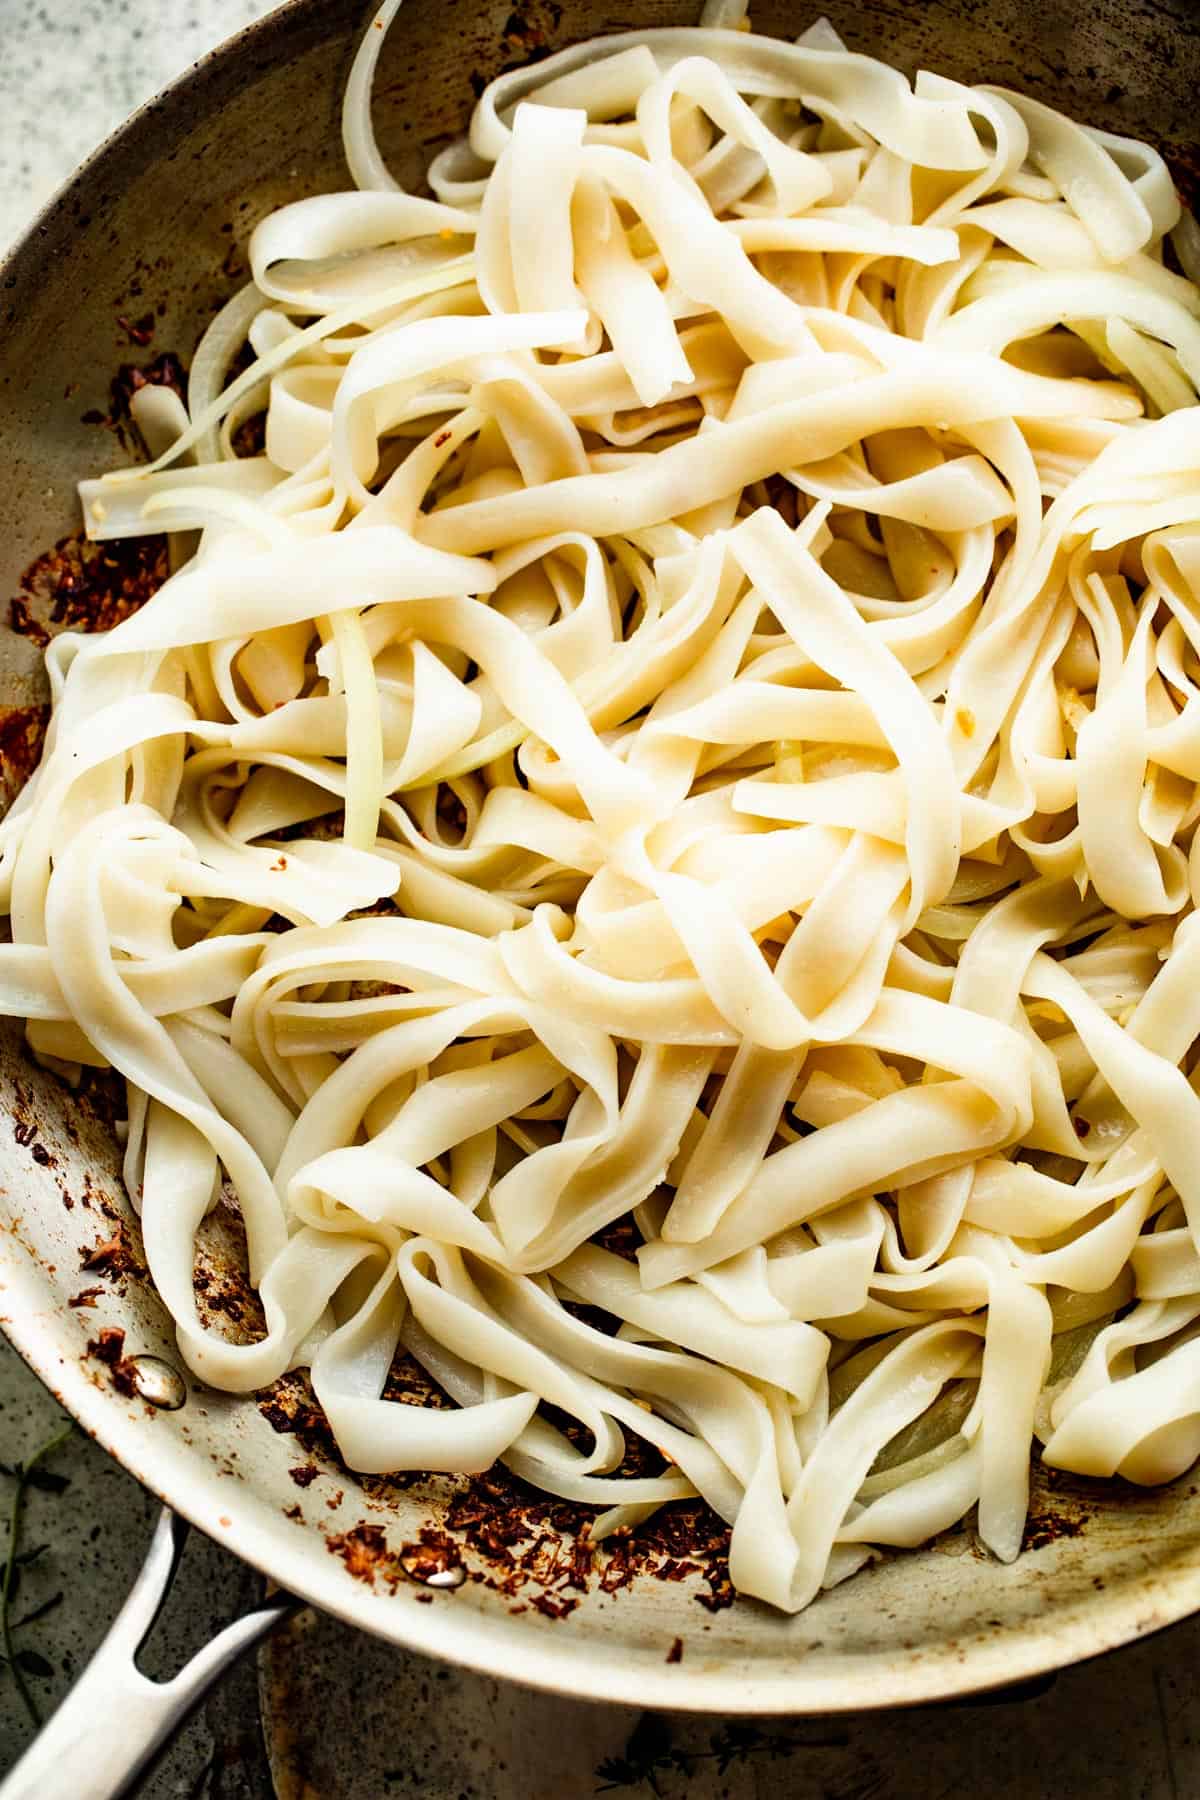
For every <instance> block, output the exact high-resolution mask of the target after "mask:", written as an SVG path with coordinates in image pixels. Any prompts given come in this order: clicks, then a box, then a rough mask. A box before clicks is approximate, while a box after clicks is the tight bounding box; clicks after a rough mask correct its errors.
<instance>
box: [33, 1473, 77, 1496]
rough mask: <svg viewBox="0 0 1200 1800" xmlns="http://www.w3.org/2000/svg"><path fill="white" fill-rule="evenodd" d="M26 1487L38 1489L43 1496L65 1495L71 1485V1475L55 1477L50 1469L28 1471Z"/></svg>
mask: <svg viewBox="0 0 1200 1800" xmlns="http://www.w3.org/2000/svg"><path fill="white" fill-rule="evenodd" d="M25 1485H26V1487H31V1488H38V1489H39V1490H40V1491H41V1492H42V1493H43V1494H65V1493H66V1491H67V1489H68V1488H69V1487H70V1485H71V1478H70V1476H69V1475H55V1474H54V1473H53V1471H52V1470H50V1469H33V1468H31V1469H28V1470H27V1471H26V1474H25Z"/></svg>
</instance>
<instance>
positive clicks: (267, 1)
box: [0, 0, 1200, 1800]
mask: <svg viewBox="0 0 1200 1800" xmlns="http://www.w3.org/2000/svg"><path fill="white" fill-rule="evenodd" d="M270 5H271V0H68V4H66V5H63V4H59V5H56V6H51V5H49V4H36V3H35V0H0V25H2V26H3V40H2V41H3V44H4V57H3V59H2V60H0V121H2V124H0V245H4V246H6V245H7V244H8V243H9V242H11V240H12V238H13V236H14V235H15V234H16V233H17V232H18V231H19V230H20V229H21V227H22V226H23V225H24V224H25V223H26V222H27V220H28V219H29V218H30V217H31V216H32V214H33V213H34V212H35V211H36V210H37V208H38V207H40V206H41V205H42V204H43V203H44V202H45V201H46V200H47V199H48V198H49V197H50V196H51V194H52V193H53V192H54V190H55V188H56V187H57V186H58V184H59V182H60V181H61V180H62V179H63V178H64V177H65V176H66V175H67V174H69V172H70V170H71V169H72V168H73V167H74V166H75V164H77V163H78V162H79V161H81V160H82V158H83V157H85V156H86V155H87V154H88V153H89V152H90V151H91V150H92V149H94V148H95V146H96V145H97V144H98V143H100V142H101V141H102V140H103V139H104V138H105V137H106V136H107V134H108V133H109V132H110V131H111V130H112V129H113V128H114V127H115V126H116V125H118V124H119V123H120V122H121V120H122V119H123V118H124V117H125V116H126V115H127V114H128V113H129V112H131V111H132V110H133V109H134V108H135V107H136V106H137V105H139V104H140V103H141V102H142V101H143V100H145V99H146V98H148V97H149V96H150V95H151V94H152V93H154V92H155V91H157V90H158V89H159V88H161V87H162V86H163V85H165V83H167V82H168V81H170V80H172V79H173V78H174V77H175V76H176V75H178V74H179V73H180V72H181V71H182V70H183V69H185V68H186V67H187V66H188V65H189V63H191V62H193V61H194V60H195V59H196V58H197V57H199V56H201V55H203V54H204V53H205V52H206V51H207V50H209V49H211V48H212V47H213V46H214V45H215V44H216V43H218V42H219V41H220V39H222V38H223V37H226V36H228V35H229V34H230V33H232V32H234V31H236V30H237V29H239V28H240V27H241V26H243V25H245V24H247V23H249V22H250V21H251V20H253V19H255V18H258V17H259V16H261V15H262V14H263V13H265V12H267V11H269V10H270ZM58 1423H59V1415H58V1409H57V1407H56V1406H55V1405H54V1403H53V1402H52V1401H51V1399H50V1398H49V1396H48V1395H47V1394H46V1393H45V1391H44V1390H43V1389H42V1388H41V1386H40V1384H39V1383H38V1382H37V1381H36V1380H35V1379H34V1377H33V1376H31V1375H30V1374H29V1372H28V1370H26V1368H25V1367H24V1365H23V1364H22V1363H21V1362H20V1360H19V1359H18V1357H17V1356H16V1355H15V1354H14V1353H13V1352H12V1351H11V1350H9V1349H8V1348H7V1346H6V1345H4V1343H3V1340H0V1463H2V1464H4V1465H9V1466H11V1464H13V1463H14V1462H16V1461H17V1460H18V1459H20V1458H23V1457H27V1456H29V1455H30V1454H31V1452H32V1451H33V1450H34V1449H35V1448H36V1447H37V1446H38V1445H39V1444H40V1443H41V1442H43V1441H44V1440H45V1439H46V1438H47V1437H48V1436H50V1435H51V1434H52V1433H53V1432H54V1431H55V1429H56V1428H57V1425H58ZM46 1467H47V1469H48V1471H49V1473H50V1474H51V1476H55V1475H57V1476H60V1477H63V1478H65V1479H66V1481H67V1482H68V1483H69V1485H67V1486H65V1487H64V1488H63V1489H62V1490H61V1491H60V1492H53V1491H49V1490H47V1489H39V1490H36V1491H34V1492H33V1493H31V1494H30V1496H29V1504H28V1509H27V1515H26V1518H25V1536H24V1543H25V1546H26V1548H27V1550H36V1549H37V1546H38V1545H44V1546H45V1548H44V1549H43V1550H42V1551H41V1553H40V1554H39V1555H38V1556H37V1557H36V1559H35V1560H34V1561H32V1562H31V1563H30V1564H29V1566H28V1568H27V1570H26V1571H25V1573H24V1576H23V1581H22V1589H23V1591H22V1593H21V1594H20V1596H19V1597H18V1604H17V1605H16V1607H15V1608H14V1616H15V1617H17V1618H20V1617H21V1616H22V1615H24V1614H28V1613H31V1612H41V1616H40V1617H38V1618H37V1619H35V1620H33V1621H32V1622H31V1623H29V1624H28V1625H27V1626H25V1627H24V1628H23V1629H22V1631H21V1632H20V1633H19V1634H18V1643H19V1645H20V1647H21V1648H22V1650H23V1651H25V1652H28V1653H29V1655H28V1656H27V1659H26V1660H27V1663H28V1669H29V1673H28V1674H27V1676H26V1682H27V1686H28V1687H29V1689H30V1691H31V1693H32V1694H33V1696H34V1698H35V1701H36V1703H37V1704H38V1706H39V1707H40V1709H41V1711H42V1712H43V1713H45V1712H47V1711H49V1710H50V1709H51V1708H52V1707H53V1705H54V1703H55V1702H56V1700H57V1699H58V1698H59V1697H60V1696H61V1695H62V1694H63V1693H64V1692H65V1690H66V1688H67V1686H68V1685H69V1683H70V1681H71V1680H72V1679H73V1677H74V1675H75V1674H77V1673H78V1671H79V1669H80V1668H81V1667H82V1664H83V1662H84V1661H85V1660H86V1657H87V1656H88V1655H89V1654H90V1652H91V1650H92V1649H93V1648H94V1647H95V1645H96V1644H97V1643H98V1642H99V1639H100V1638H101V1636H102V1635H103V1632H104V1630H105V1628H106V1626H107V1624H108V1622H109V1620H110V1619H111V1618H112V1616H113V1614H114V1612H115V1611H116V1609H117V1607H118V1606H119V1604H120V1601H121V1598H122V1597H123V1594H124V1592H125V1591H126V1589H127V1587H128V1584H129V1582H130V1580H131V1578H132V1576H133V1573H134V1571H135V1570H136V1568H137V1566H138V1564H139V1562H140V1560H141V1557H142V1555H143V1554H144V1551H145V1547H146V1544H147V1542H148V1540H149V1535H150V1531H151V1528H152V1525H153V1520H154V1514H155V1503H154V1502H153V1500H152V1499H151V1498H150V1496H149V1495H148V1494H146V1493H145V1492H144V1491H143V1490H142V1489H141V1488H139V1487H138V1486H137V1484H136V1483H134V1482H133V1481H131V1480H130V1479H129V1477H128V1476H126V1475H125V1474H124V1473H123V1472H122V1471H121V1470H120V1469H119V1468H117V1466H116V1465H115V1464H114V1463H113V1462H111V1461H110V1460H109V1458H108V1457H107V1456H106V1455H105V1454H104V1453H103V1452H102V1451H100V1450H99V1449H98V1448H96V1446H95V1445H93V1444H91V1443H89V1442H87V1441H86V1440H85V1439H83V1438H82V1437H80V1436H79V1435H78V1434H77V1435H75V1436H74V1437H72V1438H71V1439H70V1440H69V1441H68V1442H67V1443H66V1444H65V1445H64V1446H63V1447H62V1448H61V1449H60V1450H59V1451H58V1453H57V1454H56V1455H55V1457H54V1458H53V1459H52V1460H51V1461H50V1462H48V1464H47V1465H46ZM12 1487H13V1482H12V1480H11V1477H10V1476H8V1475H7V1474H5V1475H0V1509H3V1511H4V1513H5V1515H7V1511H8V1508H9V1505H10V1504H11V1495H12ZM7 1530H8V1523H7V1516H6V1517H5V1520H4V1523H3V1524H2V1525H0V1555H3V1553H4V1550H5V1545H6V1538H7ZM256 1586H257V1583H256V1578H255V1577H254V1576H253V1575H251V1573H250V1572H249V1571H248V1570H247V1569H245V1567H244V1566H243V1565H242V1564H240V1563H238V1562H237V1561H236V1560H235V1559H234V1558H233V1557H231V1556H230V1555H228V1553H227V1552H225V1551H223V1550H221V1549H220V1548H218V1547H217V1546H216V1545H214V1544H210V1543H208V1542H206V1541H204V1540H201V1539H195V1538H194V1539H193V1541H192V1543H191V1544H190V1545H189V1548H188V1551H187V1554H186V1556H185V1558H184V1563H183V1567H182V1570H181V1573H180V1576H179V1579H178V1580H177V1583H176V1588H175V1592H174V1594H173V1596H172V1599H171V1601H170V1602H169V1604H168V1607H167V1609H166V1614H165V1616H164V1619H163V1620H162V1621H161V1622H160V1624H159V1626H158V1627H157V1628H156V1631H155V1633H154V1636H153V1639H152V1645H151V1648H150V1650H149V1652H148V1655H147V1658H146V1664H145V1666H146V1671H147V1673H149V1674H151V1675H154V1674H159V1675H165V1674H167V1673H169V1672H170V1671H171V1670H172V1669H174V1668H176V1667H178V1666H179V1663H180V1661H181V1660H182V1659H183V1658H184V1657H186V1656H187V1655H188V1654H190V1653H191V1651H192V1650H194V1649H195V1648H197V1647H198V1646H199V1644H200V1643H202V1642H203V1641H204V1640H205V1638H206V1636H207V1635H209V1634H210V1633H211V1632H212V1631H214V1630H216V1629H217V1628H218V1627H219V1626H220V1625H221V1624H222V1623H223V1622H225V1621H226V1620H228V1619H229V1618H231V1617H232V1616H233V1615H234V1614H235V1612H237V1611H238V1610H241V1609H242V1608H244V1607H245V1606H246V1605H247V1604H248V1603H249V1602H250V1600H251V1599H252V1598H253V1595H254V1593H255V1591H256ZM42 1608H46V1609H47V1610H45V1611H44V1612H42V1611H41V1609H42ZM1198 1667H1200V1621H1193V1622H1190V1623H1188V1624H1185V1625H1182V1626H1178V1627H1176V1628H1174V1629H1173V1630H1171V1631H1168V1632H1165V1633H1163V1634H1161V1635H1159V1636H1158V1637H1156V1638H1153V1639H1151V1640H1149V1641H1147V1642H1145V1643H1143V1644H1140V1645H1137V1646H1134V1647H1133V1648H1131V1649H1129V1650H1126V1651H1123V1652H1120V1653H1119V1654H1118V1655H1116V1656H1110V1657H1107V1658H1105V1659H1103V1660H1102V1661H1100V1662H1096V1663H1092V1664H1090V1665H1088V1666H1086V1667H1083V1668H1079V1669H1074V1670H1071V1671H1068V1672H1067V1673H1065V1674H1064V1675H1062V1676H1060V1677H1059V1679H1058V1681H1057V1682H1056V1683H1055V1684H1054V1685H1053V1686H1052V1687H1051V1688H1050V1690H1049V1691H1048V1692H1046V1693H1043V1694H1040V1695H1035V1696H1033V1697H1025V1698H1023V1699H1021V1700H1010V1701H1008V1702H1007V1703H1001V1704H992V1705H987V1704H980V1705H976V1706H965V1707H955V1708H947V1709H928V1710H926V1711H923V1712H921V1713H918V1714H900V1715H885V1716H877V1715H876V1716H873V1715H860V1716H857V1717H850V1718H846V1719H837V1720H829V1721H814V1720H810V1721H796V1722H793V1723H791V1724H789V1723H787V1722H779V1721H775V1722H766V1723H764V1724H761V1725H753V1726H745V1725H738V1724H737V1722H736V1721H734V1722H730V1721H723V1720H719V1719H690V1720H689V1719H683V1718H673V1719H664V1718H658V1717H652V1716H650V1715H641V1716H639V1715H638V1714H637V1713H635V1712H633V1711H630V1710H628V1709H618V1708H601V1707H595V1706H587V1705H584V1704H583V1703H582V1702H580V1701H564V1700H554V1699H549V1698H541V1697H538V1696H535V1695H530V1694H527V1693H525V1692H523V1691H522V1690H520V1689H518V1688H515V1687H512V1686H507V1685H504V1684H501V1683H497V1682H492V1681H488V1680H485V1679H483V1678H481V1677H477V1676H472V1675H467V1674H463V1673H460V1672H458V1671H454V1670H450V1669H444V1668H439V1667H437V1666H435V1665H433V1664H431V1663H429V1662H427V1661H426V1660H425V1659H423V1658H420V1657H417V1656H408V1655H404V1654H402V1653H400V1652H398V1651H395V1650H392V1649H390V1648H389V1647H387V1646H385V1645H381V1644H377V1643H374V1642H371V1641H369V1640H367V1639H365V1638H362V1637H359V1636H357V1635H355V1634H354V1633H352V1632H350V1631H348V1630H346V1629H345V1628H344V1627H341V1626H339V1625H336V1624H335V1623H333V1622H332V1621H330V1620H326V1619H321V1618H315V1617H313V1616H312V1615H311V1614H306V1615H302V1616H301V1618H300V1619H299V1620H298V1621H297V1622H296V1623H295V1624H294V1625H293V1626H291V1627H289V1629H288V1631H287V1632H285V1633H283V1634H281V1635H280V1636H279V1637H278V1638H277V1639H276V1641H275V1642H274V1644H272V1645H271V1646H269V1648H268V1650H267V1651H265V1652H264V1653H263V1654H262V1656H261V1657H260V1660H259V1665H258V1667H257V1668H256V1667H255V1666H254V1665H253V1664H252V1663H244V1664H243V1665H242V1666H241V1667H240V1668H239V1669H238V1670H237V1671H235V1673H234V1674H233V1676H232V1677H230V1678H229V1679H228V1680H227V1681H226V1683H225V1684H224V1685H223V1686H222V1687H221V1688H220V1689H218V1691H217V1693H216V1694H215V1695H214V1696H213V1697H212V1698H211V1699H210V1700H209V1702H208V1704H207V1705H206V1706H205V1707H204V1708H203V1709H202V1711H201V1712H200V1714H199V1715H198V1717H197V1718H196V1719H194V1720H193V1722H192V1723H191V1724H190V1725H189V1726H188V1727H187V1729H186V1730H185V1731H184V1732H183V1733H182V1734H181V1735H180V1737H179V1738H178V1739H177V1740H176V1743H175V1744H174V1746H173V1747H172V1749H171V1750H170V1752H169V1754H168V1755H167V1757H166V1759H165V1760H164V1762H163V1763H161V1764H160V1766H159V1768H158V1769H157V1771H156V1772H155V1774H154V1775H153V1776H152V1777H151V1780H150V1782H149V1783H148V1785H147V1787H146V1789H145V1790H144V1791H145V1794H146V1796H147V1800H272V1796H278V1800H386V1797H387V1796H390V1795H393V1794H394V1795H403V1794H418V1793H419V1794H421V1795H422V1796H423V1800H467V1796H471V1800H583V1797H584V1796H590V1795H591V1794H593V1793H596V1792H611V1793H613V1794H615V1795H616V1796H618V1800H626V1797H629V1800H644V1797H646V1796H649V1795H651V1794H652V1793H660V1794H661V1795H662V1796H663V1800H670V1797H671V1796H683V1795H685V1794H686V1795H687V1796H688V1797H689V1800H718V1797H723V1800H752V1797H754V1796H766V1795H767V1794H771V1795H772V1796H775V1795H788V1796H800V1797H803V1800H809V1797H811V1800H918V1797H919V1800H942V1796H948V1795H952V1794H955V1793H958V1792H960V1791H965V1792H969V1793H971V1794H972V1795H973V1796H974V1800H1001V1796H1004V1797H1006V1800H1009V1797H1012V1796H1016V1797H1017V1800H1026V1797H1028V1800H1037V1797H1040V1796H1043V1795H1045V1796H1050V1795H1053V1796H1054V1797H1055V1800H1064V1797H1065V1800H1070V1797H1071V1796H1073V1795H1079V1796H1084V1795H1086V1796H1088V1800H1179V1796H1181V1795H1186V1794H1194V1793H1197V1792H1200V1694H1198V1692H1197V1684H1196V1681H1195V1673H1196V1670H1197V1668H1198ZM31 1729H32V1727H31V1724H30V1721H29V1719H28V1717H27V1715H26V1712H25V1708H24V1705H23V1703H22V1701H21V1698H20V1696H19V1694H18V1692H17V1689H16V1685H15V1683H14V1681H13V1679H12V1677H11V1675H10V1673H9V1672H8V1671H7V1670H6V1669H4V1668H2V1667H0V1775H2V1774H3V1772H4V1770H5V1769H6V1768H7V1767H8V1766H9V1764H10V1763H11V1761H12V1760H13V1758H14V1757H15V1755H16V1754H17V1753H18V1752H19V1751H20V1749H21V1748H22V1747H23V1745H24V1744H25V1743H26V1742H27V1741H28V1738H29V1735H30V1731H31ZM46 1800H59V1797H58V1796H55V1795H51V1794H47V1795H46ZM62 1800H71V1797H68V1796H66V1795H65V1794H64V1795H63V1796H62Z"/></svg>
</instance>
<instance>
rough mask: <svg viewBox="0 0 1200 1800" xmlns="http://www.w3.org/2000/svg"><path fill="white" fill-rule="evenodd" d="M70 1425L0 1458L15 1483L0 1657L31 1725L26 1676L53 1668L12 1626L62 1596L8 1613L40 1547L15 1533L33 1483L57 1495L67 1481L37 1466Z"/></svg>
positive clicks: (35, 1715) (32, 1618) (37, 1715)
mask: <svg viewBox="0 0 1200 1800" xmlns="http://www.w3.org/2000/svg"><path fill="white" fill-rule="evenodd" d="M74 1429H75V1427H74V1425H70V1424H68V1425H65V1426H64V1427H63V1429H62V1430H61V1431H59V1432H56V1433H55V1435H54V1436H53V1437H51V1438H47V1439H46V1442H45V1443H44V1444H41V1445H39V1446H38V1448H37V1449H36V1450H35V1451H34V1453H33V1455H32V1456H30V1457H27V1458H26V1459H25V1461H24V1462H18V1463H0V1475H7V1476H8V1477H9V1479H10V1480H11V1481H12V1482H13V1483H14V1484H15V1485H14V1487H13V1491H12V1499H11V1501H10V1503H9V1509H8V1549H7V1552H6V1554H5V1558H4V1567H3V1579H2V1581H0V1642H2V1643H3V1645H4V1651H3V1656H2V1657H0V1661H2V1662H3V1663H4V1664H6V1665H7V1667H8V1668H9V1669H11V1670H12V1677H13V1680H14V1681H15V1682H16V1684H17V1692H18V1693H19V1694H20V1696H21V1699H22V1701H23V1702H24V1705H25V1710H26V1712H27V1713H28V1714H29V1717H30V1721H31V1722H32V1724H33V1726H34V1727H35V1729H36V1727H38V1726H39V1725H40V1724H41V1722H42V1715H41V1711H40V1710H39V1707H38V1703H37V1701H36V1700H35V1699H34V1696H33V1693H32V1690H31V1689H30V1686H29V1683H28V1681H27V1680H26V1677H27V1676H30V1675H36V1676H39V1677H45V1676H47V1675H52V1674H53V1673H54V1670H53V1668H52V1667H51V1665H50V1663H48V1662H47V1661H46V1658H45V1657H44V1656H41V1655H40V1654H39V1653H38V1652H37V1651H36V1650H30V1649H29V1648H27V1647H24V1646H23V1647H22V1648H20V1649H18V1648H17V1646H16V1643H15V1642H14V1639H15V1637H16V1634H17V1632H18V1631H21V1630H23V1629H24V1628H25V1627H26V1626H27V1625H33V1624H35V1623H36V1621H37V1620H38V1619H44V1618H45V1616H46V1614H47V1613H49V1612H52V1611H53V1610H54V1608H55V1607H56V1606H58V1605H60V1604H61V1602H62V1598H63V1597H62V1595H61V1594H54V1595H52V1596H51V1598H50V1599H49V1600H46V1601H44V1602H43V1604H42V1605H41V1606H35V1607H34V1609H33V1611H32V1612H27V1613H24V1614H22V1616H21V1617H20V1618H19V1619H14V1618H13V1615H12V1609H13V1603H14V1601H15V1600H16V1597H17V1591H18V1589H19V1587H20V1584H21V1576H22V1574H23V1572H24V1571H25V1570H26V1569H27V1568H29V1566H30V1564H31V1563H34V1562H36V1561H37V1559H38V1557H39V1556H41V1555H42V1554H43V1552H44V1551H45V1549H46V1545H45V1544H35V1545H34V1546H33V1547H32V1548H31V1549H29V1550H23V1549H22V1548H21V1535H22V1531H23V1528H24V1524H25V1501H26V1497H27V1495H28V1493H29V1490H30V1488H39V1489H41V1491H42V1492H43V1493H49V1494H61V1493H62V1491H63V1489H64V1488H66V1487H67V1486H68V1485H69V1482H68V1479H67V1477H66V1476H65V1475H57V1474H55V1473H54V1472H53V1471H52V1470H50V1469H46V1468H43V1467H42V1465H43V1464H44V1463H45V1462H47V1461H48V1460H49V1458H50V1457H52V1456H53V1455H54V1453H55V1452H56V1451H57V1450H61V1448H62V1446H63V1445H64V1444H65V1443H66V1441H67V1439H68V1438H69V1437H70V1436H71V1434H72V1432H73V1431H74Z"/></svg>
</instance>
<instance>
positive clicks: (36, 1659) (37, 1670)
mask: <svg viewBox="0 0 1200 1800" xmlns="http://www.w3.org/2000/svg"><path fill="white" fill-rule="evenodd" d="M13 1663H14V1665H15V1666H16V1667H17V1668H18V1669H20V1670H21V1672H22V1674H24V1675H40V1676H41V1678H42V1680H43V1681H44V1680H46V1678H47V1677H48V1676H50V1675H53V1673H54V1665H53V1664H52V1663H48V1662H47V1661H46V1658H45V1657H44V1656H39V1654H38V1652H37V1651H36V1650H18V1651H17V1654H16V1655H15V1656H14V1657H13Z"/></svg>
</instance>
